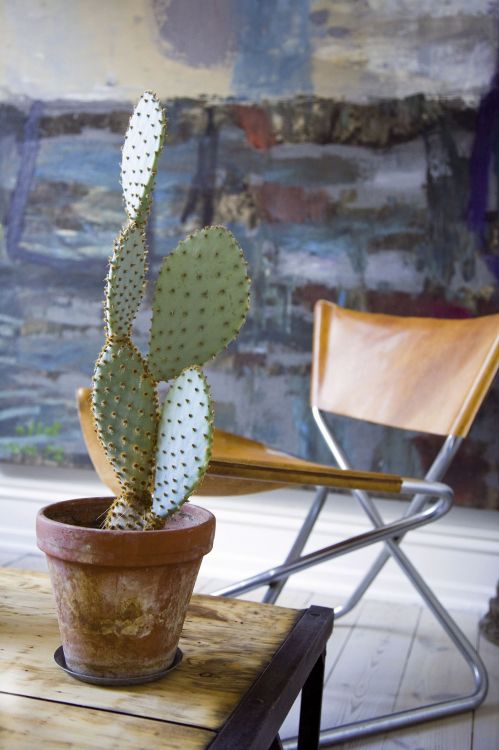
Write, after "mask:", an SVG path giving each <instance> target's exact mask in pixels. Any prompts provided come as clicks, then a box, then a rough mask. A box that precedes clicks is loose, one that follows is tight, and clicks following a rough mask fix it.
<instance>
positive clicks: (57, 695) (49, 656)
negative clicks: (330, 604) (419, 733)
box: [0, 568, 333, 750]
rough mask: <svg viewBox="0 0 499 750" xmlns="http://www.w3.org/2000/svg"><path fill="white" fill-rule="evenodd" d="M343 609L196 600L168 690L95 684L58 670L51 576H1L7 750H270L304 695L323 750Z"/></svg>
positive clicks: (304, 738) (1, 683)
mask: <svg viewBox="0 0 499 750" xmlns="http://www.w3.org/2000/svg"><path fill="white" fill-rule="evenodd" d="M332 626H333V612H332V610H330V609H326V608H323V607H311V608H310V609H307V610H292V609H285V608H282V607H276V606H272V605H266V604H254V603H253V602H246V601H240V600H237V599H224V598H219V597H210V596H194V597H193V599H192V602H191V605H190V608H189V612H188V615H187V619H186V622H185V625H184V630H183V634H182V638H181V641H180V648H181V649H182V651H183V654H184V658H183V661H182V663H181V664H180V665H179V666H178V667H177V669H175V670H174V671H172V672H170V673H169V674H168V675H167V676H166V677H164V678H163V679H162V680H159V681H158V682H154V683H149V684H146V685H138V686H132V687H119V688H109V687H100V686H95V685H88V684H85V683H83V682H80V681H78V680H75V679H73V678H72V677H70V676H69V675H67V674H65V673H64V672H63V671H62V670H61V669H60V668H59V667H58V666H57V665H56V664H55V662H54V659H53V654H54V651H55V649H56V648H57V647H58V646H59V644H60V638H59V631H58V628H57V622H56V618H55V613H54V605H53V599H52V592H51V588H50V582H49V579H48V576H47V575H46V574H43V573H32V572H25V571H19V570H12V569H6V568H3V569H0V706H1V708H0V712H1V714H0V715H1V721H0V746H1V747H2V749H3V750H14V749H15V750H21V749H22V750H28V748H29V749H30V750H31V748H36V749H37V750H41V749H43V748H45V749H47V750H48V749H50V750H57V749H58V748H71V747H74V748H78V750H86V749H87V748H99V749H103V750H108V749H109V748H119V750H127V749H130V750H132V748H133V750H149V748H151V749H152V748H154V750H157V749H160V748H168V749H169V750H201V748H210V750H251V749H253V750H266V748H272V749H274V748H279V747H281V745H280V741H279V738H278V736H277V733H278V731H279V727H280V725H281V723H282V722H283V720H284V718H285V717H286V715H287V713H288V711H289V709H290V708H291V706H292V704H293V702H294V699H295V698H296V696H297V695H298V694H299V692H300V690H301V689H302V688H303V690H302V706H301V715H300V738H299V742H300V744H299V747H300V748H303V750H310V748H314V747H317V745H318V732H319V724H320V706H321V698H322V682H323V675H324V652H325V645H326V642H327V639H328V637H329V636H330V634H331V631H332Z"/></svg>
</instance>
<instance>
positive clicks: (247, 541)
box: [0, 465, 499, 611]
mask: <svg viewBox="0 0 499 750" xmlns="http://www.w3.org/2000/svg"><path fill="white" fill-rule="evenodd" d="M108 494H109V492H108V491H107V490H106V488H105V487H103V485H102V484H101V483H100V482H99V481H98V479H97V478H96V477H95V475H94V474H93V473H92V472H90V471H88V472H87V471H81V470H80V471H67V470H48V469H38V468H34V467H19V466H9V465H0V508H1V512H0V549H1V550H3V552H4V553H5V552H8V553H12V557H13V558H14V557H16V556H19V555H22V554H26V553H33V552H36V551H37V548H36V539H35V516H36V513H37V511H38V510H39V508H41V507H43V505H46V504H48V503H51V502H56V501H57V500H62V499H67V498H72V497H92V496H93V497H95V496H97V495H108ZM312 497H313V494H312V493H311V492H308V491H306V490H277V491H275V492H268V493H261V494H258V495H248V496H237V497H227V498H220V497H218V498H212V497H200V498H199V499H198V500H197V501H196V500H194V502H198V503H199V504H200V505H203V506H204V507H206V508H209V509H210V510H212V511H213V512H214V514H215V516H216V518H217V533H216V540H215V546H214V549H213V552H212V553H211V554H210V555H208V556H207V557H206V558H205V560H204V562H203V566H202V575H203V577H204V578H213V579H218V580H220V581H226V582H227V583H229V582H232V581H235V580H239V579H240V578H246V577H249V576H251V575H253V574H255V573H257V572H260V571H261V570H263V569H266V568H268V567H271V566H273V565H275V564H278V563H280V562H282V560H283V559H284V557H285V555H286V553H287V551H288V548H289V546H290V544H291V542H292V540H293V538H294V535H295V534H296V532H297V531H298V528H299V526H300V523H301V519H302V518H303V517H304V515H305V513H306V510H307V508H308V506H309V504H310V502H311V500H312ZM404 507H405V504H404V503H402V502H399V501H389V500H381V501H379V508H380V511H381V513H382V515H383V516H384V518H385V519H386V520H390V519H395V518H396V517H398V516H399V515H401V513H402V510H403V508H404ZM364 518H365V517H364V516H363V514H362V512H361V511H360V510H359V509H358V507H357V505H356V503H355V501H354V500H353V499H352V498H351V497H350V496H348V495H331V496H330V498H329V499H328V501H327V504H326V506H325V508H324V510H323V512H322V514H321V517H320V519H319V521H318V523H317V526H316V529H315V530H314V534H313V537H312V540H311V544H309V547H308V548H307V549H306V550H305V551H306V552H307V551H311V550H312V549H315V548H318V547H322V546H327V545H329V544H332V543H333V542H335V541H338V540H340V539H342V538H346V537H349V536H352V535H354V534H358V533H360V532H362V531H364V530H366V529H367V528H369V524H368V522H367V521H365V520H364ZM379 549H380V545H376V547H371V548H367V549H364V550H360V551H358V552H355V553H352V554H349V555H347V556H344V557H340V558H337V559H336V560H334V561H329V562H327V563H323V564H321V565H318V566H315V567H313V568H309V569H308V570H306V571H304V572H302V573H300V574H298V575H296V576H294V577H293V579H292V583H291V586H292V587H293V588H295V589H301V590H305V591H311V592H314V593H315V594H317V595H324V596H334V597H338V603H340V602H341V601H342V600H343V599H344V598H345V597H346V596H347V594H348V593H349V592H350V591H351V590H352V589H353V587H354V586H355V584H356V582H357V581H359V580H360V578H361V576H362V572H363V571H364V570H366V569H367V567H368V565H369V562H370V560H372V559H373V558H374V557H375V555H376V554H377V551H378V550H379ZM404 550H405V551H406V553H407V554H408V556H409V557H410V558H411V560H412V561H413V563H414V564H415V565H416V566H417V568H418V569H419V571H420V572H421V573H422V575H423V576H424V578H425V579H426V580H427V581H428V583H429V584H430V586H431V587H432V589H433V590H434V591H435V593H436V594H437V596H439V598H441V600H442V601H443V603H444V604H445V606H447V607H452V608H459V609H465V608H470V609H475V610H478V611H485V610H486V609H487V608H488V599H489V598H490V597H491V596H493V595H494V593H495V587H496V584H497V578H498V571H499V512H497V511H486V510H474V509H470V508H453V509H452V510H451V512H450V513H449V514H448V515H447V516H446V517H445V518H443V519H441V520H440V521H438V522H437V523H435V524H432V525H431V526H427V527H423V528H422V529H419V530H416V531H413V532H411V533H410V534H409V535H408V537H407V539H406V540H405V541H404ZM4 557H5V554H4ZM368 596H369V597H371V598H373V599H384V600H388V601H403V602H415V601H419V598H418V595H417V594H416V592H415V591H414V589H413V588H412V586H410V585H409V584H408V582H407V580H406V578H405V576H404V575H403V574H402V573H401V572H400V571H399V569H398V567H397V566H396V564H395V563H394V562H393V561H390V562H389V563H388V564H387V566H386V568H385V569H384V570H383V572H382V573H381V575H380V576H379V577H378V579H377V580H376V581H375V583H374V584H373V585H372V587H371V589H370V590H369V592H368Z"/></svg>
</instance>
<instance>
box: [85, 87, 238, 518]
mask: <svg viewBox="0 0 499 750" xmlns="http://www.w3.org/2000/svg"><path fill="white" fill-rule="evenodd" d="M165 137H166V116H165V113H164V111H163V109H162V108H161V106H160V104H159V102H158V100H157V98H156V96H155V95H154V94H152V93H151V92H146V93H145V94H143V96H142V97H141V99H140V100H139V102H138V104H137V106H136V108H135V110H134V112H133V115H132V117H131V119H130V124H129V127H128V130H127V133H126V137H125V142H124V146H123V153H122V165H121V178H122V185H123V198H124V203H125V208H126V212H127V214H128V219H129V220H128V223H127V224H126V226H125V227H124V228H123V230H122V231H121V233H120V234H119V236H118V238H117V239H116V242H115V245H114V251H113V254H112V256H111V258H110V262H109V272H108V275H107V279H106V290H105V291H106V294H105V323H106V342H105V344H104V347H103V349H102V351H101V353H100V355H99V358H98V359H97V362H96V366H95V372H94V378H93V396H92V406H93V413H94V417H95V427H96V430H97V433H98V436H99V439H100V441H101V443H102V445H103V447H104V449H105V451H106V454H107V456H108V458H109V460H110V462H111V464H112V466H113V468H114V469H115V471H116V474H117V476H118V479H119V481H120V485H121V494H120V496H119V497H117V498H116V499H115V501H114V503H113V504H112V506H111V508H110V509H109V511H108V513H107V516H106V519H105V522H104V526H105V527H106V528H113V529H115V528H128V529H155V528H160V527H161V526H162V525H163V524H164V521H165V519H166V518H167V517H168V516H169V515H171V514H172V513H174V512H175V511H176V510H177V509H178V508H179V507H180V506H181V505H182V503H184V502H185V501H186V500H187V499H188V498H189V496H190V495H191V494H192V492H193V491H194V490H195V488H196V487H197V485H198V484H199V482H200V481H201V479H202V478H203V476H204V473H205V472H206V469H207V467H208V463H209V460H210V455H211V445H212V438H213V408H212V403H211V396H210V392H209V388H208V383H207V381H206V377H205V376H204V374H203V372H202V370H201V366H202V365H203V364H204V363H205V362H207V361H208V360H209V359H211V358H212V357H214V356H216V354H218V353H219V352H220V351H221V350H222V349H223V348H224V347H225V346H227V344H228V343H229V342H230V341H231V340H232V339H233V338H234V337H235V336H236V334H237V333H238V331H239V329H240V327H241V326H242V324H243V322H244V319H245V317H246V313H247V310H248V304H249V303H248V291H249V279H248V276H247V272H246V262H245V260H244V257H243V254H242V251H241V249H240V248H239V246H238V244H237V242H236V241H235V239H234V237H233V236H232V235H231V233H230V232H229V231H228V230H227V229H225V228H224V227H207V228H205V229H202V230H200V231H198V232H196V233H194V234H192V235H191V236H190V237H188V238H187V239H186V240H184V241H182V242H180V243H179V245H178V246H177V247H176V248H175V250H173V251H172V252H171V253H170V254H169V255H168V256H166V258H165V259H164V261H163V264H162V266H161V270H160V273H159V276H158V279H157V283H156V288H155V292H154V301H153V314H152V323H151V334H150V347H149V354H148V356H147V357H145V356H143V355H142V354H141V353H140V352H139V350H138V349H137V348H136V347H135V345H134V344H133V341H132V338H131V329H132V324H133V320H134V318H135V316H136V314H137V311H138V308H139V306H140V303H141V301H142V298H143V295H144V290H145V284H146V275H147V243H146V239H145V226H146V223H147V218H148V214H149V211H150V207H151V200H152V191H153V188H154V180H155V176H156V170H157V163H158V159H159V156H160V153H161V150H162V148H163V145H164V142H165ZM161 380H165V381H172V382H171V384H170V387H169V390H168V392H167V395H166V398H165V400H164V403H163V405H162V407H161V408H160V405H159V399H158V395H157V385H158V382H159V381H161Z"/></svg>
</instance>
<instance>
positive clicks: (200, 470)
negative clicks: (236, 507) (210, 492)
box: [152, 367, 213, 518]
mask: <svg viewBox="0 0 499 750" xmlns="http://www.w3.org/2000/svg"><path fill="white" fill-rule="evenodd" d="M212 439H213V413H212V408H211V398H210V392H209V389H208V383H207V381H206V378H205V376H204V375H203V373H202V372H201V370H199V369H198V368H197V367H191V368H188V369H186V370H184V371H183V372H182V373H181V375H179V376H178V378H177V379H176V380H175V382H174V383H173V384H172V386H171V387H170V390H169V391H168V394H167V396H166V399H165V402H164V405H163V412H162V415H161V420H160V425H159V430H158V447H157V453H156V479H155V487H154V497H153V506H152V509H153V512H154V513H155V514H156V516H159V517H160V518H166V517H167V516H168V515H170V514H171V513H173V512H174V511H175V510H177V508H178V507H179V506H180V505H182V503H184V502H185V501H186V500H187V499H188V498H189V496H190V495H191V494H192V493H193V492H194V490H195V488H196V487H197V485H198V484H199V482H200V481H201V479H202V478H203V476H204V474H205V472H206V469H207V468H208V462H209V460H210V456H211V445H212Z"/></svg>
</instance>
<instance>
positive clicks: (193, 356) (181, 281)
mask: <svg viewBox="0 0 499 750" xmlns="http://www.w3.org/2000/svg"><path fill="white" fill-rule="evenodd" d="M248 290H249V278H248V276H247V273H246V261H245V260H244V256H243V253H242V250H241V248H240V247H239V245H238V244H237V242H236V240H235V239H234V237H233V235H232V234H231V233H230V232H229V231H228V230H227V229H225V228H224V227H208V228H206V229H202V230H200V231H199V232H196V233H194V234H192V235H191V236H190V237H188V238H187V239H186V240H184V241H182V242H180V243H179V244H178V245H177V247H176V248H175V250H174V251H173V252H172V253H170V255H167V257H166V258H165V259H164V261H163V264H162V266H161V270H160V273H159V276H158V280H157V283H156V290H155V294H154V300H153V305H152V307H153V317H152V324H151V339H150V347H149V360H148V365H149V369H150V370H151V373H152V375H153V377H154V378H155V379H156V380H169V379H170V378H173V377H176V376H177V375H178V374H179V373H180V372H182V370H183V369H184V368H185V367H188V366H190V365H202V364H204V363H205V362H207V361H208V360H209V359H211V358H212V357H214V356H215V355H216V354H218V353H219V352H220V351H221V350H222V349H223V348H224V347H225V346H227V344H228V343H229V342H230V341H232V339H233V338H234V337H235V336H236V334H237V333H238V331H239V329H240V327H241V325H242V324H243V322H244V319H245V317H246V312H247V310H248V306H249V298H248Z"/></svg>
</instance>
